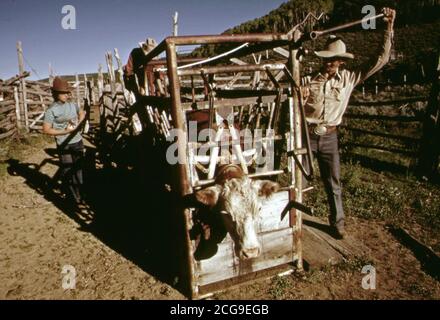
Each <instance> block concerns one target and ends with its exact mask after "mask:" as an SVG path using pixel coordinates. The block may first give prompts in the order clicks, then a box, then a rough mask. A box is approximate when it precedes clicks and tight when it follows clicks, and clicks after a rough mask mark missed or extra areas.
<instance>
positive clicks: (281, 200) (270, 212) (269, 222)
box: [258, 191, 289, 233]
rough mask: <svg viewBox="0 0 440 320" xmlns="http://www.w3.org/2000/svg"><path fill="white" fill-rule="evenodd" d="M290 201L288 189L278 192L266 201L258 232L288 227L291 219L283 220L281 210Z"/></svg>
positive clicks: (262, 208)
mask: <svg viewBox="0 0 440 320" xmlns="http://www.w3.org/2000/svg"><path fill="white" fill-rule="evenodd" d="M288 203H289V192H288V191H282V192H277V193H275V194H273V195H272V196H271V197H270V198H269V199H268V200H266V201H264V202H263V205H262V207H261V212H260V217H259V223H258V233H261V232H269V231H271V230H279V229H284V228H288V227H289V219H287V218H284V219H283V220H281V212H282V211H283V210H284V208H285V207H286V206H287V204H288Z"/></svg>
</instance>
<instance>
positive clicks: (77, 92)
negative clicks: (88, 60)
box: [75, 73, 81, 107]
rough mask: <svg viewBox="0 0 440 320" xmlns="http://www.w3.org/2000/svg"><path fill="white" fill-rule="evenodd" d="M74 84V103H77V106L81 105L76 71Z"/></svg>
mask: <svg viewBox="0 0 440 320" xmlns="http://www.w3.org/2000/svg"><path fill="white" fill-rule="evenodd" d="M75 85H76V103H77V104H78V107H81V99H80V97H79V77H78V74H77V73H75Z"/></svg>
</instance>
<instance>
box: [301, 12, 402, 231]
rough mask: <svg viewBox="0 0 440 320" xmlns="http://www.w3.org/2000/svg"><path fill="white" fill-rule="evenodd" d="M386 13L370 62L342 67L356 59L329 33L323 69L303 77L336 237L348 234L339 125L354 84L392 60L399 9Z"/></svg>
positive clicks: (314, 144)
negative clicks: (377, 47)
mask: <svg viewBox="0 0 440 320" xmlns="http://www.w3.org/2000/svg"><path fill="white" fill-rule="evenodd" d="M383 13H384V21H385V23H386V28H385V31H384V38H383V44H382V50H381V52H380V53H379V55H378V56H376V57H374V58H373V59H372V60H371V61H370V62H369V63H368V64H367V65H365V66H364V67H362V68H359V69H358V70H354V71H349V70H342V69H341V67H342V66H343V65H344V64H345V61H346V60H347V59H353V58H354V55H353V54H351V53H348V52H347V51H346V46H345V43H344V42H343V41H342V39H340V38H338V37H335V36H330V37H329V39H328V41H327V43H326V47H325V49H324V50H322V51H316V52H315V54H316V55H317V56H318V57H320V58H322V61H323V64H322V67H321V70H320V71H319V72H317V73H316V74H312V75H311V76H307V77H304V78H303V79H302V80H301V82H302V83H301V85H302V93H303V97H304V101H305V103H304V109H305V113H306V119H307V123H308V125H309V130H310V142H311V148H312V150H313V153H314V154H315V156H316V158H317V159H318V164H319V169H320V172H321V178H322V180H323V182H324V186H325V190H326V193H327V197H328V202H329V205H330V217H329V220H330V225H331V227H332V230H333V234H334V236H335V237H336V238H344V236H345V229H344V220H345V216H344V211H343V208H342V192H341V182H340V164H339V151H338V136H337V127H338V125H339V124H340V123H341V121H342V116H343V114H344V112H345V110H346V108H347V105H348V101H349V99H350V95H351V93H352V91H353V89H354V87H355V86H356V85H358V84H359V83H361V82H362V81H364V80H365V79H367V78H368V77H370V76H371V75H373V74H374V73H376V72H377V71H379V70H380V69H381V68H382V67H383V66H384V65H385V64H386V63H387V62H388V60H389V57H390V52H391V46H392V38H393V24H394V18H395V15H396V12H395V10H393V9H390V8H384V9H383Z"/></svg>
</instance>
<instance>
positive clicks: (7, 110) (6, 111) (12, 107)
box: [0, 103, 15, 114]
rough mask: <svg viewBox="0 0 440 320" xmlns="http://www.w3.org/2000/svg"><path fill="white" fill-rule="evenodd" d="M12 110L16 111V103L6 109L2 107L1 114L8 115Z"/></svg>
mask: <svg viewBox="0 0 440 320" xmlns="http://www.w3.org/2000/svg"><path fill="white" fill-rule="evenodd" d="M11 110H15V103H14V105H9V106H6V107H2V108H1V109H0V113H1V114H5V113H8V112H9V111H11Z"/></svg>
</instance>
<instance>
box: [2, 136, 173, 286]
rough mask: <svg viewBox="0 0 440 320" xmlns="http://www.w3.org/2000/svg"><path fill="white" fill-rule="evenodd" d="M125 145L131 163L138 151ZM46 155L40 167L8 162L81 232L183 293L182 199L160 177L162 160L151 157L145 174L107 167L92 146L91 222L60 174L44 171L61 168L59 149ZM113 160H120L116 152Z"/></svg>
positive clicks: (87, 168)
mask: <svg viewBox="0 0 440 320" xmlns="http://www.w3.org/2000/svg"><path fill="white" fill-rule="evenodd" d="M124 146H125V147H124V148H122V149H120V150H118V153H120V152H122V153H123V155H124V156H121V154H119V156H120V157H121V158H124V159H129V158H130V157H133V155H135V154H136V149H135V148H133V147H132V146H129V145H128V144H124ZM45 151H46V153H47V154H48V155H49V156H50V158H48V159H45V160H44V161H43V162H42V163H40V164H34V163H24V162H20V161H18V160H15V159H10V160H8V161H7V162H8V164H9V167H8V172H9V174H11V175H19V176H22V177H24V178H25V179H26V184H27V185H28V186H29V187H31V188H33V189H34V190H36V191H37V192H39V193H40V194H42V195H43V196H44V197H45V198H46V199H47V200H48V201H50V202H52V203H53V204H54V205H55V206H56V207H57V208H58V209H59V210H60V211H62V212H63V213H64V214H66V215H67V216H69V217H70V218H72V219H74V220H75V221H77V222H78V223H80V225H81V227H80V230H82V231H84V232H90V233H91V234H93V235H94V236H95V237H96V238H97V239H99V240H100V241H102V242H103V243H104V244H105V245H107V246H109V247H110V248H112V249H113V250H115V251H116V252H118V253H120V254H121V255H122V256H124V257H125V258H127V259H128V260H131V261H132V262H134V263H135V264H136V265H138V266H139V267H140V268H142V269H143V270H144V271H145V272H147V273H149V274H151V275H152V276H154V277H155V278H157V279H158V280H160V281H162V282H165V283H168V284H170V285H172V286H174V287H175V288H176V289H179V290H181V289H180V288H178V287H177V275H178V270H177V266H179V265H180V264H179V263H178V259H179V256H178V254H179V249H178V248H180V247H179V246H178V243H179V242H178V241H177V240H176V239H177V236H176V234H178V230H177V226H176V225H177V224H176V223H175V216H176V210H175V209H176V206H177V205H176V200H175V199H176V197H175V196H173V194H172V193H171V192H166V191H165V188H164V179H166V178H165V177H163V176H159V174H158V172H161V170H162V169H161V168H159V167H158V163H156V162H155V161H157V160H154V161H153V160H152V159H156V158H157V156H156V154H154V153H153V152H154V151H153V150H150V151H151V152H150V153H149V152H146V153H145V154H146V155H147V156H146V158H147V159H140V160H139V161H144V162H143V163H141V167H140V168H141V169H140V170H134V169H132V167H131V165H130V164H129V163H128V162H126V163H124V165H119V164H118V163H114V162H112V161H110V160H109V159H108V158H107V160H106V161H105V163H104V164H103V163H102V161H100V160H96V156H97V150H96V149H95V148H90V147H87V149H86V157H85V163H84V181H85V188H84V190H85V194H86V197H85V201H86V203H87V205H88V206H89V207H90V212H91V215H92V216H91V217H90V219H91V220H90V221H89V223H85V222H84V219H83V218H84V217H81V216H80V215H79V214H78V213H77V210H76V208H75V206H73V205H71V204H70V202H69V201H68V200H67V199H66V198H65V196H64V194H63V192H62V190H61V186H60V183H59V181H57V179H58V173H57V174H55V175H54V177H49V176H47V175H45V174H44V173H42V172H41V167H42V166H44V165H45V164H46V163H52V164H55V165H57V166H59V162H58V159H57V158H56V156H57V155H56V150H55V149H46V150H45ZM108 155H109V154H107V156H108ZM153 155H154V156H153ZM111 156H115V158H117V157H116V154H115V153H114V152H113V154H111ZM149 157H151V158H149ZM138 164H139V163H138ZM148 172H149V173H150V174H148ZM180 242H181V241H180Z"/></svg>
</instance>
